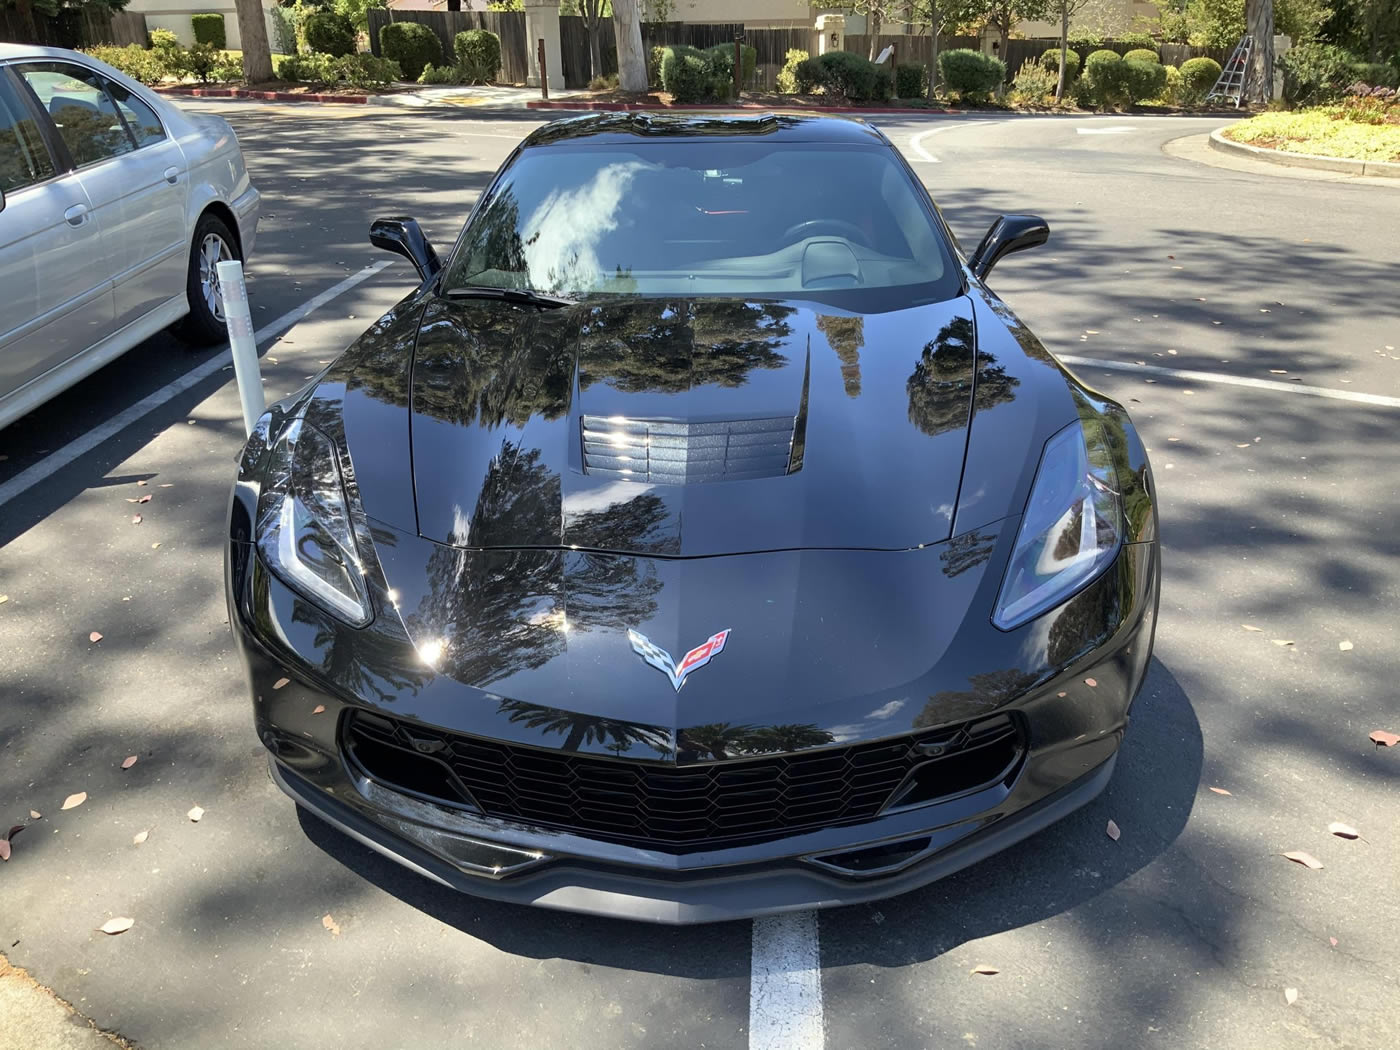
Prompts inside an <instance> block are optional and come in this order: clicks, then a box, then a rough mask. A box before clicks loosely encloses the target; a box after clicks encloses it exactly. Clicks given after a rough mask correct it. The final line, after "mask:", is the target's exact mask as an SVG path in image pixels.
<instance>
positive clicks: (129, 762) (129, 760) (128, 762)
mask: <svg viewBox="0 0 1400 1050" xmlns="http://www.w3.org/2000/svg"><path fill="white" fill-rule="evenodd" d="M134 765H136V756H135V755H127V756H126V757H125V758H124V759H122V768H123V769H130V768H131V767H132V766H134Z"/></svg>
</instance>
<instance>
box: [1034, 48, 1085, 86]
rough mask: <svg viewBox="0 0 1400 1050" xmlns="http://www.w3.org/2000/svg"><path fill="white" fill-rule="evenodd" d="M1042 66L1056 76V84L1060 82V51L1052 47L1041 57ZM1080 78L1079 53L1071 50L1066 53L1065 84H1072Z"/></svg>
mask: <svg viewBox="0 0 1400 1050" xmlns="http://www.w3.org/2000/svg"><path fill="white" fill-rule="evenodd" d="M1040 64H1041V65H1042V66H1044V67H1045V68H1046V69H1048V70H1050V72H1052V73H1054V74H1055V83H1056V84H1057V85H1058V84H1059V81H1060V49H1059V48H1058V47H1052V48H1050V50H1048V51H1046V52H1045V53H1044V54H1042V55H1041V56H1040ZM1077 76H1079V52H1078V51H1076V50H1074V48H1070V49H1069V50H1068V51H1066V52H1065V83H1066V84H1069V83H1071V82H1072V81H1073V80H1074V78H1075V77H1077Z"/></svg>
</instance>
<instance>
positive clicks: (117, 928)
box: [98, 917, 136, 934]
mask: <svg viewBox="0 0 1400 1050" xmlns="http://www.w3.org/2000/svg"><path fill="white" fill-rule="evenodd" d="M135 925H136V920H135V919H128V918H125V917H122V918H117V919H108V920H107V921H106V922H104V923H103V924H102V925H101V926H99V927H98V929H99V930H101V931H102V932H103V933H106V934H116V933H125V932H126V931H127V930H129V929H131V928H132V927H133V926H135Z"/></svg>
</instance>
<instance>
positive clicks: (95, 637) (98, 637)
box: [88, 631, 102, 642]
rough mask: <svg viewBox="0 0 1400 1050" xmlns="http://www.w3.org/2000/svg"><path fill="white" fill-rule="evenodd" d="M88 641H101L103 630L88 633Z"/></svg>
mask: <svg viewBox="0 0 1400 1050" xmlns="http://www.w3.org/2000/svg"><path fill="white" fill-rule="evenodd" d="M88 641H90V642H100V641H102V632H101V631H93V632H92V633H91V634H90V635H88Z"/></svg>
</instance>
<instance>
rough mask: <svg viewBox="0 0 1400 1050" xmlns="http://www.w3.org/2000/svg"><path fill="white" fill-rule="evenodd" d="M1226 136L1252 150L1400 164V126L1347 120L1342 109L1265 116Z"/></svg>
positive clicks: (1231, 129)
mask: <svg viewBox="0 0 1400 1050" xmlns="http://www.w3.org/2000/svg"><path fill="white" fill-rule="evenodd" d="M1224 135H1225V137H1226V138H1228V139H1233V140H1234V141H1235V142H1246V143H1248V144H1249V145H1251V146H1265V147H1268V148H1270V149H1283V150H1289V151H1290V152H1293V153H1311V154H1314V155H1315V156H1319V157H1343V158H1346V159H1348V160H1386V161H1400V124H1365V123H1361V122H1359V121H1355V120H1347V119H1346V118H1345V116H1344V115H1343V110H1342V109H1341V107H1337V106H1322V107H1319V108H1317V109H1303V110H1297V111H1294V112H1287V113H1285V112H1276V113H1261V114H1259V115H1258V116H1257V117H1250V118H1249V119H1248V120H1243V121H1241V122H1240V123H1238V124H1231V125H1230V126H1229V127H1228V128H1226V129H1225V131H1224Z"/></svg>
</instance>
